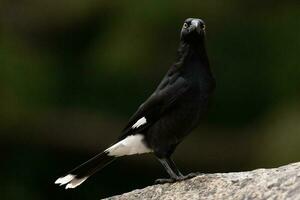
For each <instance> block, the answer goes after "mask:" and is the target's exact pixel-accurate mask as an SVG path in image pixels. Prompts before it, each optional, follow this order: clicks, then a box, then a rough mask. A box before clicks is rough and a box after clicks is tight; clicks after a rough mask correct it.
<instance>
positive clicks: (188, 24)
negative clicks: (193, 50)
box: [180, 18, 205, 43]
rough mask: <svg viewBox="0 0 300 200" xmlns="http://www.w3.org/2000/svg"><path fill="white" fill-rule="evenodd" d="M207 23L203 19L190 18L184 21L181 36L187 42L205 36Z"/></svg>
mask: <svg viewBox="0 0 300 200" xmlns="http://www.w3.org/2000/svg"><path fill="white" fill-rule="evenodd" d="M204 34H205V23H204V21H203V20H201V19H197V18H188V19H186V20H185V21H184V23H183V26H182V29H181V34H180V38H181V40H183V41H185V42H188V43H189V42H196V41H197V40H201V39H203V38H204Z"/></svg>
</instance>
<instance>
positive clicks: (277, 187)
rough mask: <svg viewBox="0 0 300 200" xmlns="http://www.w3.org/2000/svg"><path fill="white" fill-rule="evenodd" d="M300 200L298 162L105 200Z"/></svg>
mask: <svg viewBox="0 0 300 200" xmlns="http://www.w3.org/2000/svg"><path fill="white" fill-rule="evenodd" d="M117 199H122V200H129V199H130V200H132V199H138V200H141V199H142V200H144V199H145V200H147V199H153V200H154V199H155V200H157V199H164V200H185V199H186V200H196V199H197V200H199V199H200V200H201V199H203V200H204V199H205V200H210V199H212V200H227V199H229V200H230V199H232V200H239V199H243V200H251V199H255V200H256V199H276V200H281V199H289V200H297V199H299V200H300V162H298V163H294V164H289V165H286V166H283V167H279V168H274V169H257V170H253V171H249V172H233V173H216V174H203V175H199V176H197V177H195V178H192V179H189V180H185V181H182V182H177V183H173V184H169V183H167V184H162V185H153V186H149V187H146V188H144V189H139V190H134V191H131V192H129V193H125V194H122V195H118V196H113V197H109V198H107V199H106V200H117Z"/></svg>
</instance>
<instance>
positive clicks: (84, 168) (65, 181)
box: [55, 151, 116, 189]
mask: <svg viewBox="0 0 300 200" xmlns="http://www.w3.org/2000/svg"><path fill="white" fill-rule="evenodd" d="M115 159H116V157H114V156H109V155H108V152H105V151H104V152H102V153H100V154H98V155H96V156H95V157H93V158H91V159H90V160H88V161H86V162H85V163H83V164H81V165H79V166H78V167H76V168H75V169H73V170H71V171H70V172H69V173H68V174H67V175H66V176H63V177H60V178H59V179H57V180H56V181H55V184H60V185H66V189H68V188H75V187H77V186H78V185H80V184H81V183H83V182H84V181H85V180H86V179H87V178H88V177H89V176H91V175H93V174H94V173H96V172H97V171H99V170H101V169H102V168H104V167H105V166H106V165H108V164H109V163H111V162H112V161H114V160H115Z"/></svg>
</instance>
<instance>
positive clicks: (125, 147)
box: [105, 134, 152, 157]
mask: <svg viewBox="0 0 300 200" xmlns="http://www.w3.org/2000/svg"><path fill="white" fill-rule="evenodd" d="M143 140H144V136H143V135H141V134H137V135H130V136H127V137H126V138H125V139H123V140H121V141H120V142H118V143H116V144H114V145H113V146H111V147H109V148H108V149H106V150H105V151H106V152H108V155H109V156H116V157H119V156H125V155H133V154H142V153H149V152H152V150H151V149H150V148H149V147H147V145H146V144H145V143H144V141H143Z"/></svg>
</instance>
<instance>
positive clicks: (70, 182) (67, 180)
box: [55, 174, 88, 189]
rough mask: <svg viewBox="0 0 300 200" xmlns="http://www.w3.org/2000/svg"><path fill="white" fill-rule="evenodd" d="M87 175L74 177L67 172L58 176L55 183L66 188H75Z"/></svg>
mask: <svg viewBox="0 0 300 200" xmlns="http://www.w3.org/2000/svg"><path fill="white" fill-rule="evenodd" d="M87 178H88V177H83V178H76V176H75V175H73V174H68V175H66V176H64V177H60V178H58V179H57V180H56V181H55V184H59V185H60V186H61V185H66V189H69V188H75V187H77V186H78V185H80V184H81V183H83V182H84V181H85V180H86V179H87Z"/></svg>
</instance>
